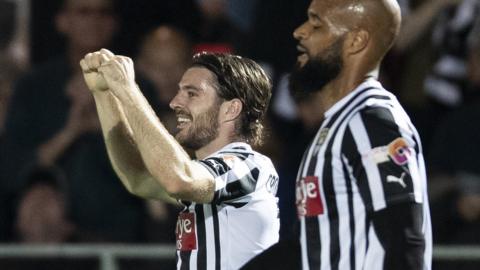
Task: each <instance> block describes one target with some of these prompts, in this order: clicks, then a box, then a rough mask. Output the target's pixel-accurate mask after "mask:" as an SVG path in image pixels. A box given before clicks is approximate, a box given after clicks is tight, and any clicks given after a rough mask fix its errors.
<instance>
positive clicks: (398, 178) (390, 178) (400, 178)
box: [387, 172, 407, 188]
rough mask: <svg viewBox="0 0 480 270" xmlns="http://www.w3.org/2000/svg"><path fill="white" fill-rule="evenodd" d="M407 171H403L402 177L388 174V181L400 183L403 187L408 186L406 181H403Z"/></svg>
mask: <svg viewBox="0 0 480 270" xmlns="http://www.w3.org/2000/svg"><path fill="white" fill-rule="evenodd" d="M405 175H406V174H405V173H404V172H403V173H402V175H400V177H396V176H393V175H388V176H387V182H388V183H399V184H400V185H401V186H402V187H403V188H406V187H407V185H406V184H405V181H403V178H404V177H405Z"/></svg>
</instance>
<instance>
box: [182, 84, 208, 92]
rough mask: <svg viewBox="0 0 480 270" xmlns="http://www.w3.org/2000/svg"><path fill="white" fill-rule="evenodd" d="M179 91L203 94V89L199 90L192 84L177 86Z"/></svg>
mask: <svg viewBox="0 0 480 270" xmlns="http://www.w3.org/2000/svg"><path fill="white" fill-rule="evenodd" d="M178 86H179V88H180V90H192V91H195V92H203V91H204V90H203V89H200V88H198V87H196V86H194V85H192V84H184V85H181V84H179V85H178Z"/></svg>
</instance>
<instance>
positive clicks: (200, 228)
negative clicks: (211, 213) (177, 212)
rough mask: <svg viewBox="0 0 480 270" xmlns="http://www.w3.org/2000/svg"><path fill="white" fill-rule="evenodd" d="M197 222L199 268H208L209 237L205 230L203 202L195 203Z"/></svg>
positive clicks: (199, 269)
mask: <svg viewBox="0 0 480 270" xmlns="http://www.w3.org/2000/svg"><path fill="white" fill-rule="evenodd" d="M195 222H196V226H197V240H198V243H197V245H198V247H197V269H198V270H201V269H207V237H206V231H205V213H204V211H203V204H197V205H195Z"/></svg>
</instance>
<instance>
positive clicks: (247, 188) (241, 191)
mask: <svg viewBox="0 0 480 270" xmlns="http://www.w3.org/2000/svg"><path fill="white" fill-rule="evenodd" d="M259 174H260V170H259V169H258V168H254V169H252V170H251V171H250V173H249V174H247V175H245V176H244V177H242V178H240V179H238V180H236V181H234V182H230V183H228V184H227V185H226V186H225V188H224V189H221V190H218V191H217V192H216V193H217V194H218V196H217V194H216V196H215V199H214V202H215V203H216V204H220V203H222V202H223V201H229V200H235V199H237V198H240V197H243V196H245V195H247V194H250V193H252V192H254V191H255V188H256V186H257V181H258V176H259Z"/></svg>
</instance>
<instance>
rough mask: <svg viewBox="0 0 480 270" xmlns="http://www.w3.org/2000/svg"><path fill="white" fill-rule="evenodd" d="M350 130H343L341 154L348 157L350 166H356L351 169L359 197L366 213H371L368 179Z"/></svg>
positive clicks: (371, 205) (371, 204)
mask: <svg viewBox="0 0 480 270" xmlns="http://www.w3.org/2000/svg"><path fill="white" fill-rule="evenodd" d="M352 132H353V131H352V130H351V129H350V128H349V127H347V130H345V134H344V135H343V143H342V146H343V148H344V149H345V150H344V151H343V153H344V154H345V156H348V157H349V159H350V160H351V161H350V163H351V164H356V166H354V167H353V168H352V169H353V175H354V176H355V179H356V181H357V182H356V185H357V188H358V191H359V193H360V197H361V198H362V201H363V204H364V205H365V208H366V211H367V213H371V212H373V202H372V194H371V193H370V186H369V185H368V177H367V174H366V172H365V169H364V168H363V165H362V157H361V155H360V153H359V152H358V148H357V146H356V144H355V140H354V139H353V134H352Z"/></svg>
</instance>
